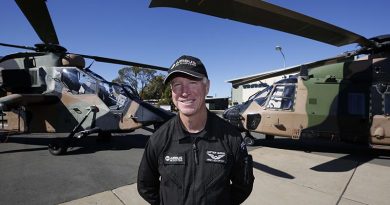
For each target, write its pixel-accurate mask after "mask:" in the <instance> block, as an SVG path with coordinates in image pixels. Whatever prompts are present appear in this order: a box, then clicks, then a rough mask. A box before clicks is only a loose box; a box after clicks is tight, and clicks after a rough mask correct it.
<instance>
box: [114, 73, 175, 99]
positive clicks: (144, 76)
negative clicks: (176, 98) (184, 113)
mask: <svg viewBox="0 0 390 205" xmlns="http://www.w3.org/2000/svg"><path fill="white" fill-rule="evenodd" d="M164 78H165V75H163V74H157V71H155V70H150V69H145V68H140V67H124V68H122V69H120V70H119V71H118V77H117V78H115V79H114V80H113V81H112V82H116V83H124V84H128V85H130V86H131V87H133V88H134V89H135V90H137V92H138V93H140V97H141V98H142V99H145V100H149V99H157V100H159V103H158V104H159V105H173V103H172V95H171V87H170V86H165V85H164Z"/></svg>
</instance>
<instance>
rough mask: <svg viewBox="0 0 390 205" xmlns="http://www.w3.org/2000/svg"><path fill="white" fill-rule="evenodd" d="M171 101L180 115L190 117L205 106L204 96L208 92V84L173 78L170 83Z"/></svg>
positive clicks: (183, 78) (206, 82)
mask: <svg viewBox="0 0 390 205" xmlns="http://www.w3.org/2000/svg"><path fill="white" fill-rule="evenodd" d="M171 88H172V101H173V103H174V104H175V106H176V107H177V108H178V109H179V111H180V113H181V114H183V115H186V116H191V115H194V114H196V113H198V112H199V111H200V110H201V108H203V107H204V106H205V96H206V94H207V93H208V90H209V82H208V81H205V82H202V80H199V79H193V78H186V77H180V76H178V77H175V78H173V79H172V81H171Z"/></svg>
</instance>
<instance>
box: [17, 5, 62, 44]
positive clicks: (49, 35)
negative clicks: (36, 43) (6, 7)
mask: <svg viewBox="0 0 390 205" xmlns="http://www.w3.org/2000/svg"><path fill="white" fill-rule="evenodd" d="M15 1H16V3H17V4H18V6H19V8H20V10H22V12H23V14H24V15H25V16H26V18H27V19H28V21H29V22H30V24H31V26H32V27H33V28H34V30H35V32H36V33H37V35H38V36H39V38H40V39H41V40H42V41H43V42H44V43H45V44H57V45H58V44H59V41H58V38H57V34H56V31H55V29H54V26H53V22H52V21H51V17H50V14H49V11H48V9H47V6H46V3H45V0H34V1H31V0H15Z"/></svg>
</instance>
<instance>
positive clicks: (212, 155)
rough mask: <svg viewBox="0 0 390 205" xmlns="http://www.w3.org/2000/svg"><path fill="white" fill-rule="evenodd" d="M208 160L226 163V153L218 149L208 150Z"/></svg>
mask: <svg viewBox="0 0 390 205" xmlns="http://www.w3.org/2000/svg"><path fill="white" fill-rule="evenodd" d="M206 162H212V163H220V164H226V153H225V152H218V151H206Z"/></svg>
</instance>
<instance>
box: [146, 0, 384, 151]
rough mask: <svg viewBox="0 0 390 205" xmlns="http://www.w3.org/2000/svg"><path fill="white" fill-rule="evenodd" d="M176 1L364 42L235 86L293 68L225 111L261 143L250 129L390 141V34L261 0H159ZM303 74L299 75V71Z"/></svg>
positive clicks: (373, 143) (160, 1) (340, 41)
mask: <svg viewBox="0 0 390 205" xmlns="http://www.w3.org/2000/svg"><path fill="white" fill-rule="evenodd" d="M150 7H172V8H177V9H183V10H188V11H192V12H197V13H202V14H206V15H210V16H214V17H219V18H223V19H230V20H233V21H238V22H242V23H246V24H250V25H255V26H261V27H266V28H270V29H274V30H278V31H282V32H286V33H290V34H294V35H298V36H301V37H305V38H309V39H312V40H316V41H319V42H323V43H326V44H330V45H334V46H343V45H349V44H353V43H356V44H357V45H358V46H359V48H357V49H356V50H353V51H348V52H345V53H343V54H341V55H338V56H335V57H331V58H327V59H324V60H319V61H315V62H311V63H305V64H301V65H298V66H292V67H289V68H286V69H279V70H276V71H270V72H267V73H263V74H261V75H254V76H251V77H249V78H246V79H242V80H238V81H234V82H232V84H233V87H235V86H239V85H244V84H246V83H250V82H254V81H259V80H262V79H267V78H270V77H275V76H281V75H288V74H293V75H291V76H290V77H288V78H286V79H283V80H281V81H278V82H275V83H274V84H272V85H269V87H267V88H265V89H264V92H263V91H262V93H261V94H259V96H258V97H254V98H252V99H250V100H249V101H247V102H246V103H243V104H241V105H237V106H236V107H231V108H229V109H228V110H226V111H225V113H224V116H225V119H227V120H228V121H229V122H231V123H232V124H233V125H236V126H237V127H238V128H239V129H240V130H241V131H243V132H246V133H247V134H246V136H245V137H244V140H245V141H246V142H247V143H248V144H254V138H253V137H252V136H251V135H250V132H251V131H253V132H258V133H263V134H265V137H266V139H273V138H274V137H275V136H281V137H288V138H291V139H296V140H299V139H303V138H325V139H329V140H332V141H347V142H356V143H365V144H367V145H368V146H370V147H372V148H383V149H388V148H389V147H390V146H389V145H390V69H389V67H390V35H380V36H376V37H373V38H369V39H368V38H365V37H363V36H361V35H358V34H356V33H353V32H350V31H348V30H345V29H343V28H340V27H337V26H335V25H332V24H329V23H326V22H324V21H320V20H318V19H315V18H312V17H309V16H306V15H303V14H301V13H298V12H295V11H292V10H289V9H286V8H283V7H280V6H277V5H274V4H271V3H269V2H266V1H259V0H245V1H244V0H232V1H224V2H223V3H222V2H221V1H200V0H199V1H185V0H152V2H151V4H150ZM294 73H296V74H294Z"/></svg>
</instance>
